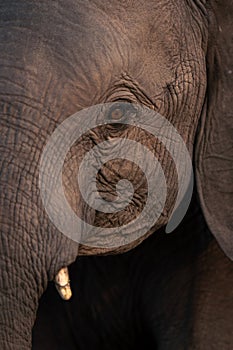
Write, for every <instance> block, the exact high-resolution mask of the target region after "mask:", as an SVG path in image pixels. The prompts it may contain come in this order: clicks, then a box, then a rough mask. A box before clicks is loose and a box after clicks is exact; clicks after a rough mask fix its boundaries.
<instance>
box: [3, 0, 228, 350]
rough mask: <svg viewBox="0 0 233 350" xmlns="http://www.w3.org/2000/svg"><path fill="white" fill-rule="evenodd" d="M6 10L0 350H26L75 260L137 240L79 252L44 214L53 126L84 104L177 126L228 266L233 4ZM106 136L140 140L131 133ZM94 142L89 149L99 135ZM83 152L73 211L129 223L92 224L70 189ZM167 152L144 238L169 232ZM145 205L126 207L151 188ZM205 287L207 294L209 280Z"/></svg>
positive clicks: (172, 188) (20, 6) (111, 176)
mask: <svg viewBox="0 0 233 350" xmlns="http://www.w3.org/2000/svg"><path fill="white" fill-rule="evenodd" d="M0 13H1V32H0V52H1V59H0V64H1V80H0V96H1V117H0V123H1V140H0V150H1V157H0V158H1V163H0V164H1V165H0V169H1V184H0V187H1V188H0V207H1V212H0V222H1V261H0V271H1V278H0V303H1V313H0V325H1V328H0V348H1V349H14V350H15V349H20V350H24V349H30V347H31V330H32V327H33V324H34V321H35V317H36V310H37V307H38V300H39V298H40V296H41V295H42V293H43V292H44V290H45V289H46V286H47V283H48V281H49V280H52V279H54V277H55V275H56V273H57V272H58V271H59V270H60V268H62V267H63V266H67V265H69V264H70V263H71V262H73V261H74V260H75V259H76V257H77V255H93V254H97V253H98V254H99V253H114V254H115V253H120V252H123V251H126V250H130V249H132V248H133V247H134V246H136V245H137V244H139V243H140V241H137V242H134V243H132V244H130V245H128V246H124V247H120V248H118V249H115V250H112V251H107V250H100V249H94V248H91V247H87V246H83V245H78V244H77V243H75V242H73V241H71V240H69V239H68V238H66V237H65V236H64V235H62V234H61V233H60V232H59V231H58V230H57V229H56V227H54V225H53V224H52V223H51V222H50V220H49V219H48V217H47V215H46V212H45V210H44V208H43V205H42V202H41V199H40V193H39V188H38V174H39V160H40V156H41V153H42V150H43V148H44V146H45V144H46V142H47V140H48V138H49V136H50V135H51V134H52V132H53V131H54V129H55V128H56V127H57V126H58V125H59V124H60V123H61V122H62V121H63V120H65V119H66V118H67V117H68V116H70V115H72V114H73V113H75V112H77V111H79V110H81V109H83V108H84V107H89V106H92V105H95V104H97V103H103V102H113V101H119V100H121V99H124V100H125V99H126V100H127V101H130V102H137V103H141V104H143V105H145V106H148V107H150V108H153V109H155V110H156V111H158V112H160V113H161V114H162V115H164V116H165V117H166V118H167V119H168V120H169V121H170V122H171V123H172V124H173V125H174V126H175V127H176V128H177V130H178V131H179V133H180V134H181V136H182V137H183V139H184V141H185V143H186V144H187V147H188V149H189V151H190V153H191V154H192V155H193V159H194V164H195V171H196V183H197V189H198V193H199V197H200V202H201V207H202V211H203V213H204V216H205V220H206V222H207V224H208V226H209V228H210V230H211V232H212V234H213V235H214V236H215V238H216V239H217V241H218V243H219V244H220V246H221V247H222V249H223V250H224V252H225V253H226V254H227V256H228V257H229V258H230V259H232V258H233V241H232V239H231V237H232V231H233V227H232V217H233V213H232V203H233V200H232V194H233V174H232V161H233V154H232V153H233V152H232V149H233V144H232V142H233V141H232V140H233V137H232V98H231V91H232V88H233V83H232V76H231V72H232V30H231V20H232V14H233V2H232V1H221V2H220V1H214V0H212V1H208V2H207V3H206V2H205V1H200V0H199V1H188V0H182V1H179V2H173V1H163V0H161V1H159V2H157V1H151V0H149V1H145V2H141V1H137V0H136V1H134V2H129V1H127V2H126V1H122V2H121V1H110V2H109V1H98V0H95V1H90V2H87V1H78V0H77V1H74V0H70V1H68V2H67V1H66V2H62V1H59V0H58V1H55V2H54V1H53V2H47V1H40V2H36V1H24V2H19V1H11V2H8V1H4V0H3V1H1V8H0ZM107 132H108V134H110V136H111V134H114V135H122V133H123V134H124V133H126V134H128V135H129V136H130V137H132V138H136V137H137V136H138V135H134V133H133V132H134V131H133V130H131V129H126V130H125V129H123V130H122V129H119V130H118V129H114V130H112V129H109V130H108V131H107ZM88 137H89V140H90V141H89V142H90V143H91V144H94V143H96V142H97V141H98V140H99V138H100V137H101V132H99V134H98V132H97V133H93V134H90V135H89V136H88ZM95 138H96V139H95ZM145 140H146V141H145ZM142 142H143V141H142ZM144 142H145V143H146V145H147V146H148V147H149V148H150V147H152V144H154V143H153V140H152V139H151V137H147V138H145V139H144ZM80 145H81V146H80ZM194 145H195V148H194ZM155 148H156V147H155ZM159 149H160V148H159V147H158V150H155V154H157V155H158V153H159ZM85 151H86V149H85V146H84V145H83V144H82V143H80V142H77V143H76V144H75V145H74V147H73V148H72V150H71V151H70V157H69V156H67V161H66V166H65V171H64V186H65V188H66V195H67V198H68V199H69V202H70V204H71V206H72V207H73V208H74V209H75V210H77V212H78V213H82V214H83V215H84V216H86V217H87V218H89V220H91V221H92V222H93V221H94V222H95V223H96V224H101V225H102V226H105V227H106V226H108V225H109V222H111V223H112V222H113V225H114V222H116V221H117V222H118V221H119V222H120V223H121V224H122V223H124V222H125V220H127V215H125V214H127V213H124V214H122V217H119V218H115V217H114V218H113V217H108V216H104V215H95V214H94V213H93V211H92V210H90V209H89V208H86V207H85V205H84V204H83V203H82V201H81V199H80V195H79V194H78V192H76V194H74V193H75V192H74V191H73V189H72V187H70V186H69V185H70V183H71V182H72V181H71V180H72V174H73V173H74V172H75V169H76V167H77V162H78V159H79V158H80V156H82V155H83V154H84V153H85ZM194 151H195V152H194ZM156 152H157V153H156ZM164 154H165V153H163V154H161V155H160V159H161V163H162V165H163V169H164V173H165V175H166V179H167V183H168V195H167V201H166V205H165V208H164V212H163V215H162V216H161V218H160V220H159V221H158V223H157V225H156V227H154V228H153V229H152V230H151V231H150V232H148V234H150V233H152V232H154V231H156V230H157V229H159V228H160V227H162V226H164V225H165V224H166V223H167V221H168V218H169V215H170V213H171V211H172V208H173V205H174V200H175V199H174V198H175V196H176V189H177V188H176V177H175V176H174V170H172V167H171V161H170V160H169V157H165V156H164ZM120 165H121V168H122V169H124V171H123V173H122V174H121V175H122V176H125V175H126V174H125V172H126V173H128V174H130V175H131V174H133V173H135V172H134V170H135V169H134V167H133V166H132V165H130V164H120ZM116 170H117V171H119V164H114V163H113V164H112V165H111V167H110V170H109V171H107V170H106V174H105V173H104V171H103V173H102V175H103V177H105V178H106V179H107V182H106V183H105V184H103V183H102V185H101V186H102V187H101V188H100V192H101V191H103V192H105V193H106V190H107V193H109V196H110V197H111V193H112V191H114V188H115V183H116V175H115V174H116ZM102 175H101V174H100V177H101V176H102ZM131 176H132V175H131ZM140 176H141V175H140V174H139V177H138V176H137V177H136V176H135V178H134V181H135V184H136V185H137V183H142V182H141V177H140ZM100 183H101V181H100ZM113 193H114V192H113ZM138 198H139V200H138V201H137V202H135V205H134V206H132V208H131V209H132V210H134V211H135V213H136V212H137V209H138V207H139V208H140V205H141V203H143V202H144V200H145V191H141V192H140V189H139V197H138ZM193 225H194V224H193V223H192V225H190V226H191V229H192V226H193ZM135 229H137V228H135ZM144 238H145V237H144ZM164 249H165V248H164ZM184 249H185V247H184ZM208 263H209V264H211V259H209V260H208ZM213 278H214V277H213ZM226 280H227V275H226ZM200 283H203V288H207V289H208V283H207V282H206V284H205V281H204V282H200ZM222 285H223V290H224V285H225V284H224V281H223V282H222ZM226 285H227V283H226ZM198 290H199V291H200V292H201V291H202V288H201V287H200V288H199V289H198ZM219 302H222V303H223V304H221V307H228V306H226V305H224V300H223V301H221V298H220V299H219ZM197 315H198V310H197ZM200 328H201V327H200ZM199 331H200V332H201V331H202V329H199ZM226 332H227V330H226ZM161 348H162V347H161ZM164 348H166V347H164ZM193 348H194V347H193ZM197 348H198V347H197ZM199 348H200V347H199ZM203 348H206V347H205V346H203ZM226 348H227V347H226ZM229 348H230V347H229Z"/></svg>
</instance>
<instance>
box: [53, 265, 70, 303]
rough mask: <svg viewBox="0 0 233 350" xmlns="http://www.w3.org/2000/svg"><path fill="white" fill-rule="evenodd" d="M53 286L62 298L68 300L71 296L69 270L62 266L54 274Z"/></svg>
mask: <svg viewBox="0 0 233 350" xmlns="http://www.w3.org/2000/svg"><path fill="white" fill-rule="evenodd" d="M55 286H56V288H57V291H58V293H59V294H60V296H61V297H62V299H64V300H69V299H70V298H71V297H72V291H71V288H70V279H69V271H68V268H67V267H63V268H62V269H61V270H60V271H59V272H58V274H57V275H56V277H55Z"/></svg>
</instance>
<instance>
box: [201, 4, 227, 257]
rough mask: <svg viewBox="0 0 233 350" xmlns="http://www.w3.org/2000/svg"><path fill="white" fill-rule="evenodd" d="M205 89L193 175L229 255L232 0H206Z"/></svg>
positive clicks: (211, 225) (205, 210) (209, 219)
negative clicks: (207, 16) (206, 46)
mask: <svg viewBox="0 0 233 350" xmlns="http://www.w3.org/2000/svg"><path fill="white" fill-rule="evenodd" d="M210 2H211V8H209V9H208V12H209V41H208V51H207V93H206V101H205V106H204V108H203V115H202V117H201V121H200V125H199V129H198V133H197V135H198V136H197V144H196V148H195V149H196V155H195V162H196V179H197V188H198V192H199V197H200V201H201V206H202V210H203V213H204V216H205V219H206V222H207V224H208V226H209V229H210V230H211V232H212V233H213V234H214V236H215V237H216V239H217V241H218V243H219V245H220V246H221V248H222V249H223V250H224V252H225V253H226V255H227V256H228V257H229V258H230V259H231V260H233V67H232V64H233V30H232V19H233V1H232V0H228V1H226V0H225V1H224V0H221V1H214V0H212V1H210Z"/></svg>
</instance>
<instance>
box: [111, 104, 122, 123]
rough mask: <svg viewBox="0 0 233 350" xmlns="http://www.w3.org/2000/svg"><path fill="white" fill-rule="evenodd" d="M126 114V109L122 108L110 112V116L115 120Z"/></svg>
mask: <svg viewBox="0 0 233 350" xmlns="http://www.w3.org/2000/svg"><path fill="white" fill-rule="evenodd" d="M123 115H124V111H123V110H122V108H119V107H117V108H115V109H113V110H112V111H111V113H110V118H111V119H112V120H115V121H119V120H120V119H121V118H122V117H123Z"/></svg>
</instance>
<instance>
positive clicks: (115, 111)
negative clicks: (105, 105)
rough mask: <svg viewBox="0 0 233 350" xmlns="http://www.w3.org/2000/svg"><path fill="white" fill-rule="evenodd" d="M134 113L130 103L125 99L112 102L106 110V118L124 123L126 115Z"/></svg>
mask: <svg viewBox="0 0 233 350" xmlns="http://www.w3.org/2000/svg"><path fill="white" fill-rule="evenodd" d="M135 113H136V111H135V109H134V107H133V105H132V104H131V103H128V102H127V103H126V102H125V101H122V102H118V103H114V104H113V105H112V106H111V108H110V110H109V112H108V120H110V121H111V122H112V123H117V124H119V123H122V122H123V123H125V122H126V121H127V119H128V117H130V116H132V114H135Z"/></svg>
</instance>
